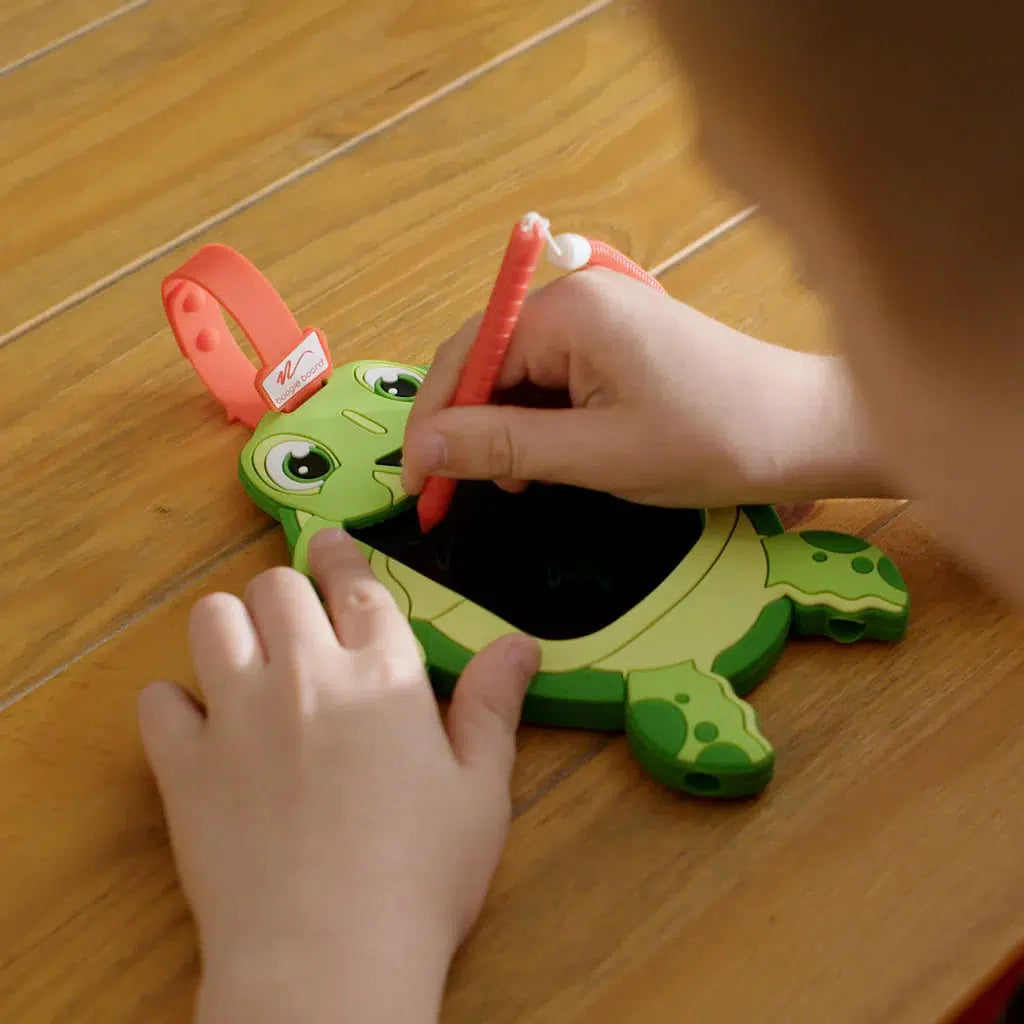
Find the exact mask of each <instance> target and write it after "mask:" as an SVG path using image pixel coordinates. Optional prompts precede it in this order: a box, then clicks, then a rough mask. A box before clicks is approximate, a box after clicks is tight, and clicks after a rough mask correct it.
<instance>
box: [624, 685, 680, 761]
mask: <svg viewBox="0 0 1024 1024" xmlns="http://www.w3.org/2000/svg"><path fill="white" fill-rule="evenodd" d="M629 718H630V724H631V725H632V731H633V732H634V733H636V734H637V736H638V737H639V738H641V739H642V740H643V742H644V744H645V745H647V746H648V747H651V748H653V749H654V750H656V751H657V752H658V754H659V755H661V756H662V757H675V756H676V754H678V753H679V751H680V750H682V748H683V744H684V743H685V742H686V717H685V716H684V715H683V713H682V712H681V711H680V710H679V708H677V707H676V706H675V705H674V704H670V703H669V702H668V701H667V700H660V699H658V698H654V699H652V700H641V701H637V703H636V704H634V705H632V707H630V709H629Z"/></svg>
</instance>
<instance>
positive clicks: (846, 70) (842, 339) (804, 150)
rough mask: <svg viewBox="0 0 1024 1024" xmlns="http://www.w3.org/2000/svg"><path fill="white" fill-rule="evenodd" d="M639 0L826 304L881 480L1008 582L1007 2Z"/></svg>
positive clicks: (1019, 484) (1022, 333) (1015, 78)
mask: <svg viewBox="0 0 1024 1024" xmlns="http://www.w3.org/2000/svg"><path fill="white" fill-rule="evenodd" d="M654 7H655V9H656V12H657V17H658V20H659V22H660V26H661V27H662V28H663V30H664V36H665V39H666V41H667V42H668V44H669V46H670V48H671V50H672V53H673V56H674V57H675V59H676V60H677V61H678V65H679V68H680V70H681V71H682V73H683V75H684V76H685V77H686V79H687V80H688V82H689V84H690V85H691V87H692V90H693V95H694V100H695V103H696V106H697V110H698V115H699V120H700V131H701V142H702V146H703V149H704V152H705V155H706V156H707V158H708V160H709V162H710V163H711V165H712V166H713V167H714V168H715V169H716V170H717V171H718V172H719V173H720V175H721V176H722V177H723V179H724V180H725V181H726V182H727V183H729V184H730V185H732V186H733V187H735V188H736V189H737V190H739V191H740V192H742V193H744V194H745V195H746V196H747V197H748V198H749V199H751V200H752V201H754V202H756V203H758V204H760V206H761V207H762V210H763V212H764V213H765V214H766V215H768V216H769V217H771V218H772V219H774V220H775V221H776V223H777V224H778V225H779V226H780V227H781V228H782V229H783V230H784V231H785V232H786V233H787V234H788V236H789V238H790V240H791V241H792V243H793V245H794V247H795V249H796V251H797V254H798V258H799V259H800V261H801V264H802V266H801V270H802V272H803V274H804V276H805V278H806V279H807V281H808V283H809V284H811V285H812V286H813V287H814V288H815V289H816V290H817V291H818V292H819V294H820V295H821V297H822V298H823V299H824V300H825V301H826V303H827V304H828V305H829V307H830V310H831V314H832V318H833V328H834V331H835V334H836V339H837V341H838V343H839V345H840V347H841V350H842V353H843V355H844V357H845V359H846V360H847V362H848V364H849V368H850V371H851V374H852V377H853V381H854V384H855V387H856V389H857V391H858V393H859V395H860V398H861V401H862V403H863V408H864V411H865V413H866V414H867V417H868V420H869V423H870V427H871V431H872V434H873V441H874V444H875V445H876V446H877V454H878V456H879V459H880V460H881V462H882V463H883V464H884V466H885V468H886V470H887V472H888V475H889V476H890V478H891V480H892V481H893V484H894V486H895V487H896V488H897V489H898V490H899V491H901V492H902V493H905V494H907V495H908V496H912V497H918V498H920V499H922V500H923V502H924V503H925V505H926V507H927V512H928V515H929V516H930V518H931V521H932V523H933V525H934V526H935V527H936V528H937V530H938V531H939V532H940V533H941V534H943V535H944V537H945V539H946V540H947V541H948V542H949V544H950V545H951V546H952V547H953V548H954V549H955V550H956V551H958V552H960V553H961V554H962V555H963V556H964V557H965V558H966V559H967V560H968V561H970V562H971V563H972V564H973V566H974V567H975V568H976V569H980V570H981V571H982V572H983V573H985V574H987V575H988V576H989V577H990V578H991V579H992V580H993V581H994V582H995V583H997V585H999V586H1000V587H1001V588H1002V589H1003V590H1004V591H1005V592H1007V593H1009V594H1011V595H1012V596H1015V597H1016V598H1017V599H1024V531H1022V530H1021V529H1020V528H1019V526H1018V525H1017V520H1018V518H1019V512H1018V510H1020V509H1022V508H1024V232H1022V228H1024V202H1022V198H1024V141H1022V137H1021V135H1020V132H1019V123H1020V111H1021V110H1022V109H1024V75H1021V74H1020V72H1019V62H1020V51H1019V40H1020V39H1021V38H1022V37H1024V8H1022V7H1021V6H1020V5H1016V4H999V3H995V2H992V0H981V2H979V3H973V4H971V5H970V6H968V5H966V4H958V3H948V4H945V5H939V6H929V7H928V8H927V10H924V9H922V7H921V6H920V5H919V4H918V3H916V2H913V0H889V2H886V3H884V4H883V3H878V2H864V0H857V2H854V0H828V2H827V3H809V2H799V0H776V2H773V3H761V2H755V0H747V2H740V0H735V2H730V0H715V2H713V3H709V2H707V0H656V2H655V4H654Z"/></svg>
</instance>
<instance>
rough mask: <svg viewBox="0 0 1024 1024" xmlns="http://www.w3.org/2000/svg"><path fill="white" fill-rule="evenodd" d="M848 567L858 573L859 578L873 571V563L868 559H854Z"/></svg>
mask: <svg viewBox="0 0 1024 1024" xmlns="http://www.w3.org/2000/svg"><path fill="white" fill-rule="evenodd" d="M850 565H851V567H852V568H853V571H854V572H859V573H860V574H861V576H867V574H868V573H869V572H874V569H875V563H874V562H872V561H871V559H870V558H863V557H861V558H855V559H854V560H853V561H852V562H851V563H850Z"/></svg>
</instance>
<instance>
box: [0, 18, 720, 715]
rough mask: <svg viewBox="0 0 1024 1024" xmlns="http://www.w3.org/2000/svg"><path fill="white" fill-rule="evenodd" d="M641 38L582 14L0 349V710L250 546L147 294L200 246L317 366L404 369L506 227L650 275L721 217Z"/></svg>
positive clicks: (234, 444) (473, 304)
mask: <svg viewBox="0 0 1024 1024" xmlns="http://www.w3.org/2000/svg"><path fill="white" fill-rule="evenodd" d="M648 31H649V30H648V27H647V23H646V20H645V19H644V18H642V17H641V16H640V15H639V14H638V13H636V12H634V11H632V10H631V9H628V8H619V7H616V8H612V9H610V10H608V11H607V12H605V13H603V14H600V15H598V16H595V17H594V18H592V19H590V20H589V21H587V22H586V23H584V24H582V25H580V26H577V27H576V28H574V29H571V30H569V31H567V32H565V33H563V34H562V35H560V36H558V37H557V38H555V39H554V40H552V41H551V42H550V43H548V44H546V45H545V46H543V47H539V48H538V49H537V50H536V51H535V52H534V53H532V54H531V57H530V60H529V61H511V62H509V63H508V64H506V65H504V66H503V67H502V68H500V69H499V70H497V71H495V72H494V73H493V74H490V75H487V76H485V77H483V78H481V79H479V80H478V81H476V82H475V83H473V85H472V86H469V87H467V88H466V89H465V90H464V91H462V92H461V93H459V94H457V95H454V96H452V97H449V98H448V99H447V100H444V101H440V102H438V103H437V104H435V105H433V106H431V107H429V108H428V109H427V110H425V111H423V112H422V113H421V114H419V115H418V116H417V118H416V119H415V121H414V122H408V123H406V124H404V125H401V126H398V127H396V128H393V129H392V130H390V131H389V132H387V133H386V134H384V135H382V136H380V137H379V138H377V139H375V140H373V141H372V142H369V143H367V144H366V145H365V146H362V147H360V148H358V149H357V150H354V151H353V152H352V153H350V154H348V155H347V156H346V157H345V158H344V159H343V160H339V161H337V162H335V163H333V164H330V165H329V166H327V167H324V168H322V169H321V170H320V171H318V172H317V173H316V174H315V175H313V176H311V177H309V178H306V179H303V180H302V181H300V182H297V183H296V184H295V185H293V186H291V187H290V188H288V189H287V190H284V191H282V192H280V193H278V194H277V195H275V196H273V197H272V198H270V199H267V200H266V201H264V202H261V203H259V204H257V205H256V206H254V207H253V208H251V209H249V210H247V211H246V212H245V213H243V214H241V215H239V216H238V217H236V218H233V219H232V220H231V221H229V222H228V223H226V224H225V225H223V226H222V227H221V228H220V229H219V230H217V231H215V232H210V233H207V234H204V235H203V236H202V237H201V238H200V239H197V240H196V242H194V243H192V244H191V245H189V246H188V247H187V248H183V249H181V250H178V251H177V252H175V253H174V254H173V255H171V256H169V257H166V258H163V259H161V260H158V261H157V262H156V263H155V264H153V265H152V266H149V267H147V268H146V269H145V270H143V271H139V272H138V273H135V274H132V275H130V276H128V277H126V278H124V279H123V280H121V281H119V282H118V283H117V284H116V285H114V286H112V287H111V288H110V289H108V290H106V291H104V292H103V293H102V294H100V295H97V296H96V297H95V298H94V299H92V300H90V301H89V302H87V303H86V304H85V305H83V306H81V307H79V308H76V309H74V310H71V311H69V312H68V313H67V314H65V315H62V316H60V317H58V318H57V319H55V320H53V321H50V322H48V323H46V324H45V325H43V326H42V327H41V328H39V329H37V330H35V331H33V332H32V333H31V334H29V335H27V336H25V337H24V338H22V339H20V340H18V341H17V342H15V343H14V344H12V345H8V346H6V347H5V348H2V349H0V376H2V378H3V379H6V380H16V381H18V382H19V387H18V389H17V390H16V391H14V392H13V393H11V394H9V395H8V396H5V405H4V408H3V411H2V413H0V416H2V417H3V419H2V420H0V423H2V430H3V433H4V444H3V445H2V446H0V470H2V471H3V472H6V473H8V474H12V476H11V477H10V478H11V479H14V478H17V479H18V480H19V481H21V484H20V485H19V487H18V488H16V489H15V490H14V491H13V492H12V494H11V497H10V499H9V500H8V501H6V502H5V503H4V505H3V506H2V507H0V536H2V537H4V538H5V539H4V543H3V544H2V545H0V607H2V608H3V615H4V618H5V621H6V622H7V623H9V630H10V637H11V641H10V642H9V643H8V644H6V645H5V646H4V647H3V649H2V650H0V695H2V694H7V695H10V694H11V693H13V692H15V691H16V690H18V689H20V688H22V687H23V686H25V685H27V684H28V683H30V682H31V681H32V680H33V679H35V678H38V677H39V676H40V675H41V674H44V673H47V672H50V671H52V670H54V669H55V668H56V667H57V666H59V665H60V664H61V663H63V662H65V661H66V660H67V659H68V658H71V657H73V656H74V655H75V653H76V652H78V651H79V650H81V648H82V647H83V646H85V645H88V644H90V643H92V642H94V641H95V640H96V639H97V638H99V637H101V636H103V635H104V633H105V632H107V631H109V630H110V629H111V628H114V627H115V626H116V625H117V624H119V623H123V622H124V621H125V620H126V616H130V615H131V614H133V613H134V612H137V611H138V609H139V608H140V607H146V606H149V605H150V604H152V602H154V601H156V600H158V599H159V597H160V595H161V594H162V593H163V592H164V591H165V589H166V588H167V587H169V586H172V585H174V584H175V581H177V580H180V579H181V578H182V576H183V574H186V573H188V572H191V571H194V570H195V569H196V568H197V567H201V566H203V565H205V564H207V563H209V562H210V561H211V560H213V559H216V558H218V557H221V556H223V554H224V553H225V552H227V551H229V550H231V549H232V548H234V547H235V546H237V545H238V544H240V543H243V542H245V541H246V540H247V539H248V540H251V539H253V538H254V537H255V536H257V535H258V534H259V533H260V531H262V530H265V529H266V528H267V520H266V519H265V517H264V516H263V515H262V513H259V512H257V511H256V510H255V508H253V507H252V506H251V505H250V503H249V501H248V499H247V498H246V497H245V495H244V494H243V493H242V491H241V489H240V487H239V486H238V484H237V479H236V465H235V462H236V459H237V452H238V449H239V447H240V446H241V444H242V442H243V439H244V433H243V432H241V431H240V430H239V429H238V428H229V427H228V426H227V425H226V424H225V422H224V419H223V416H222V415H221V414H220V413H219V412H218V410H217V409H216V408H215V407H214V405H213V403H212V402H211V401H210V400H209V398H208V396H207V395H206V394H205V393H204V392H203V390H202V386H201V384H200V382H199V381H198V379H197V378H196V377H195V376H194V375H193V374H192V371H191V369H190V367H189V366H188V364H187V363H186V362H185V361H184V360H183V359H182V358H181V356H180V354H179V352H178V349H177V346H176V345H175V343H174V340H173V337H172V336H171V334H170V331H169V329H168V328H167V327H166V324H165V322H164V320H163V311H162V309H161V306H160V302H159V283H160V280H161V277H162V276H163V275H164V274H166V273H167V272H169V271H170V270H172V269H173V268H174V267H175V266H176V265H178V263H179V262H180V261H182V260H183V259H185V258H186V256H187V255H190V254H191V253H192V252H193V251H194V250H195V248H197V247H198V246H199V245H200V244H202V243H203V242H206V241H213V240H217V241H221V242H226V243H227V244H229V245H234V246H235V247H237V248H238V249H240V250H241V251H242V252H244V253H246V254H247V255H248V256H249V257H250V258H251V259H253V260H254V261H255V263H256V264H257V266H259V267H260V268H261V269H262V270H263V271H264V273H266V274H267V275H268V276H269V277H270V279H271V280H272V281H273V282H274V283H275V285H276V286H277V287H278V289H279V290H280V292H281V293H282V295H283V296H284V297H285V299H286V301H287V302H288V303H289V304H290V305H291V306H292V308H293V309H294V310H295V311H296V315H297V317H298V318H299V319H300V320H301V321H302V322H303V323H308V324H315V325H317V326H319V327H321V328H323V329H324V330H325V331H326V332H327V335H328V337H329V338H330V339H331V344H332V348H333V351H334V356H335V358H336V360H337V361H339V362H341V361H345V360H348V359H352V358H357V357H359V358H362V357H366V356H369V355H376V356H385V357H389V358H398V359H410V360H417V361H418V360H421V359H429V358H430V357H431V354H432V351H433V349H434V347H435V346H436V344H437V343H439V342H440V341H441V340H443V339H444V338H445V337H446V336H447V335H448V334H449V333H451V332H452V331H453V330H454V329H455V328H456V327H457V326H458V325H459V324H461V322H462V321H463V320H464V318H465V317H467V316H468V315H470V314H471V313H473V312H475V311H476V310H477V309H478V308H479V307H480V306H482V304H483V302H484V301H485V299H486V295H487V292H488V289H489V287H490V284H491V282H492V281H493V275H494V272H495V268H496V266H497V263H498V260H499V259H500V254H501V250H502V248H503V246H504V244H505V241H506V239H507V235H508V231H509V227H510V225H511V224H512V223H513V222H514V220H515V218H516V217H518V216H520V215H521V214H522V213H523V212H524V211H525V210H528V209H531V208H541V209H543V210H544V211H545V212H546V213H548V214H549V215H550V216H551V217H553V218H555V222H556V224H559V225H562V224H564V226H565V229H566V230H573V229H574V228H576V227H583V228H585V229H586V230H588V231H592V232H594V233H595V234H597V235H599V236H601V237H604V238H607V239H608V240H609V241H611V242H612V243H613V244H616V245H618V246H620V247H622V248H623V249H625V250H626V251H628V252H630V253H631V254H632V255H633V256H634V257H635V258H637V259H639V260H640V261H642V262H643V263H645V264H648V265H653V264H655V263H657V262H659V261H660V260H661V259H664V258H666V257H667V256H669V255H671V254H672V253H673V252H676V251H678V250H679V249H681V248H682V247H684V246H685V245H686V244H688V243H689V242H691V241H692V240H693V239H695V238H697V237H699V236H700V235H702V234H703V233H704V232H705V231H707V230H708V229H709V228H711V227H713V226H714V225H715V224H716V223H718V222H719V221H720V220H722V219H724V218H725V217H726V216H728V215H729V214H730V213H732V212H734V211H735V209H737V207H738V203H737V201H736V200H735V199H734V197H732V196H731V195H730V194H728V193H725V192H722V191H721V190H719V189H718V188H717V187H716V186H714V185H713V184H712V183H711V182H710V181H709V180H708V179H707V178H706V176H705V175H704V172H703V171H702V170H700V169H699V167H698V166H697V165H696V164H695V163H694V159H693V156H692V124H691V123H690V121H689V114H688V108H687V107H686V106H685V104H684V98H683V97H682V95H681V94H680V92H679V90H678V88H677V87H676V86H675V85H674V84H673V83H672V82H671V80H669V79H668V78H667V76H666V72H665V70H664V68H663V67H662V66H661V65H660V64H659V63H658V62H656V61H653V60H652V59H651V54H652V43H651V41H650V38H649V35H648ZM637 154H643V158H642V159H637ZM396 183H400V184H399V185H397V186H396ZM666 196H671V197H672V204H673V215H672V216H671V217H666V216H665V213H664V204H665V201H666V200H665V197H666Z"/></svg>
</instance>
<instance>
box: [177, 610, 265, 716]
mask: <svg viewBox="0 0 1024 1024" xmlns="http://www.w3.org/2000/svg"><path fill="white" fill-rule="evenodd" d="M189 646H190V647H191V650H192V661H193V663H194V665H195V669H196V675H197V676H198V677H199V682H200V685H201V686H202V688H203V694H204V696H205V697H206V700H207V702H208V703H209V704H210V705H211V710H212V711H213V713H214V714H216V713H217V709H218V707H219V706H220V704H221V702H222V701H224V700H226V701H232V700H235V699H236V697H237V694H236V692H235V691H236V689H237V685H238V680H239V679H240V678H241V677H243V676H244V675H246V674H247V673H249V672H251V671H252V670H253V669H255V668H258V667H259V666H260V665H262V664H263V650H262V648H261V647H260V641H259V637H258V636H257V635H256V627H255V626H254V625H253V621H252V619H251V618H250V616H249V610H248V609H247V608H246V607H245V605H244V604H243V603H242V601H241V600H239V599H238V598H237V597H235V596H234V594H210V595H208V596H207V597H204V598H202V599H201V600H200V601H197V602H196V604H195V606H194V607H193V609H192V613H191V615H190V616H189Z"/></svg>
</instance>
